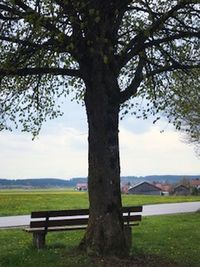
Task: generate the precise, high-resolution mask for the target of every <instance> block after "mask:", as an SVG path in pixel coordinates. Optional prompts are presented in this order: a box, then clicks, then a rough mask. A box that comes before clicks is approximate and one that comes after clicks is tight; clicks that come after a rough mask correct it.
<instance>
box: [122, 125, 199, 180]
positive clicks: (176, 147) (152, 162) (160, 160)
mask: <svg viewBox="0 0 200 267" xmlns="http://www.w3.org/2000/svg"><path fill="white" fill-rule="evenodd" d="M120 144H121V171H122V175H128V174H132V175H150V174H199V173H200V160H199V159H197V158H196V157H195V155H194V151H193V148H192V147H190V146H188V145H186V144H184V143H182V142H181V141H180V135H179V134H178V133H177V132H174V131H172V130H166V131H165V132H164V133H160V130H159V128H158V127H156V126H152V127H151V129H150V130H149V131H148V132H145V133H143V134H140V135H138V134H134V133H132V132H131V131H128V130H126V129H124V128H121V131H120Z"/></svg>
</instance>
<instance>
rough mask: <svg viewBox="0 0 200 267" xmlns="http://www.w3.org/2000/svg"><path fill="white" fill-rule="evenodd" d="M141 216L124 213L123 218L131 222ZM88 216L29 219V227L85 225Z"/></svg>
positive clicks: (139, 219) (138, 219) (139, 218)
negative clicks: (47, 219) (59, 218)
mask: <svg viewBox="0 0 200 267" xmlns="http://www.w3.org/2000/svg"><path fill="white" fill-rule="evenodd" d="M141 219H142V217H141V215H130V216H128V215H124V216H123V220H124V223H125V222H133V221H141ZM87 223H88V218H74V219H71V218H70V217H69V218H68V219H61V220H49V221H48V222H46V221H44V220H43V221H31V223H30V228H40V227H46V226H47V227H48V230H49V227H56V226H67V225H68V226H70V225H87Z"/></svg>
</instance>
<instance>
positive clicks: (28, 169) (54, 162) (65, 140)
mask: <svg viewBox="0 0 200 267" xmlns="http://www.w3.org/2000/svg"><path fill="white" fill-rule="evenodd" d="M0 148H1V153H0V162H1V168H0V177H5V178H12V177H14V178H29V177H61V178H70V177H71V176H74V175H77V176H81V175H86V173H87V137H86V135H82V134H81V133H80V132H78V131H77V130H75V129H72V128H64V127H61V126H59V127H57V130H56V131H53V132H51V133H49V134H41V135H40V137H39V138H38V139H36V140H35V141H31V136H30V134H12V133H1V139H0Z"/></svg>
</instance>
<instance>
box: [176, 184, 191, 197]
mask: <svg viewBox="0 0 200 267" xmlns="http://www.w3.org/2000/svg"><path fill="white" fill-rule="evenodd" d="M173 194H174V195H176V196H188V195H190V189H189V188H188V187H186V186H184V185H182V184H181V185H178V186H176V187H174V191H173Z"/></svg>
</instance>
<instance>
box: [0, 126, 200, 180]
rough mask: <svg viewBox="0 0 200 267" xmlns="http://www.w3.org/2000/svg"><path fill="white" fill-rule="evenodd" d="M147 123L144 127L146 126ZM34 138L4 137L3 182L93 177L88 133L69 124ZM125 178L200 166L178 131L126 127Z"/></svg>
mask: <svg viewBox="0 0 200 267" xmlns="http://www.w3.org/2000/svg"><path fill="white" fill-rule="evenodd" d="M141 123H142V122H141ZM54 126H56V127H52V128H51V127H50V128H48V131H47V130H45V131H43V132H42V133H41V134H40V136H39V138H38V139H36V140H35V141H31V135H30V134H24V133H17V134H16V133H9V132H1V133H0V177H1V178H31V177H33V178H34V177H35V178H39V177H60V178H70V177H77V176H87V169H88V163H87V133H86V132H85V129H84V131H83V129H82V128H81V129H82V130H79V129H76V128H70V127H64V126H63V123H59V124H54ZM120 155H121V173H122V175H150V174H199V173H200V164H199V163H200V161H199V159H197V158H196V157H195V155H194V152H193V148H192V147H190V146H188V145H186V144H184V143H182V142H181V141H180V140H179V135H178V134H177V133H176V132H173V131H172V130H166V131H165V132H164V133H163V134H160V130H159V129H158V127H156V126H152V127H151V128H148V131H146V132H143V133H140V134H138V133H135V132H133V131H131V130H129V129H127V128H124V127H123V126H121V127H120Z"/></svg>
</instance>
